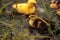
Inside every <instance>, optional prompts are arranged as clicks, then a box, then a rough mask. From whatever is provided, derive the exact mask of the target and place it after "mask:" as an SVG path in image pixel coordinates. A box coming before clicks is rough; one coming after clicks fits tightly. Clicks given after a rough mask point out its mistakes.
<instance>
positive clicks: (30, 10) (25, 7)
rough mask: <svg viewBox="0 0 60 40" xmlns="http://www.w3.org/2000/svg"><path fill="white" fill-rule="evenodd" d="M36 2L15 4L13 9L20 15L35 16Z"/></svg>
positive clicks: (30, 0) (33, 0)
mask: <svg viewBox="0 0 60 40" xmlns="http://www.w3.org/2000/svg"><path fill="white" fill-rule="evenodd" d="M35 6H36V0H28V1H27V3H17V4H13V5H12V7H13V8H14V9H15V10H17V12H18V13H20V14H29V15H30V14H34V12H35Z"/></svg>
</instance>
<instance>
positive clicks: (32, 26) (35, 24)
mask: <svg viewBox="0 0 60 40" xmlns="http://www.w3.org/2000/svg"><path fill="white" fill-rule="evenodd" d="M29 18H30V19H29V31H30V33H34V30H35V31H37V32H38V33H39V34H47V33H48V28H47V25H46V23H44V22H43V21H42V20H41V19H39V18H38V16H36V15H30V16H29ZM42 19H43V20H45V21H46V22H48V23H49V24H50V25H51V29H52V30H53V28H54V26H55V25H54V23H53V22H52V21H49V20H47V19H45V18H42Z"/></svg>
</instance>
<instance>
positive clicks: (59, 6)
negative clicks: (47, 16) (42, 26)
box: [50, 0, 60, 16]
mask: <svg viewBox="0 0 60 40" xmlns="http://www.w3.org/2000/svg"><path fill="white" fill-rule="evenodd" d="M50 8H52V9H56V14H57V15H58V16H60V0H57V1H56V0H55V1H53V0H52V1H51V4H50Z"/></svg>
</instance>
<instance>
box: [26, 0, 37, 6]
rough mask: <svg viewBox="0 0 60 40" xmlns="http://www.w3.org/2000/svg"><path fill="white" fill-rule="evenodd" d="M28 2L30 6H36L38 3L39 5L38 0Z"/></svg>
mask: <svg viewBox="0 0 60 40" xmlns="http://www.w3.org/2000/svg"><path fill="white" fill-rule="evenodd" d="M27 3H28V4H29V5H30V6H36V5H37V2H36V0H28V1H27Z"/></svg>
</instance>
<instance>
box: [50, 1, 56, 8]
mask: <svg viewBox="0 0 60 40" xmlns="http://www.w3.org/2000/svg"><path fill="white" fill-rule="evenodd" d="M50 8H57V5H56V2H55V0H52V1H51V4H50Z"/></svg>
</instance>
